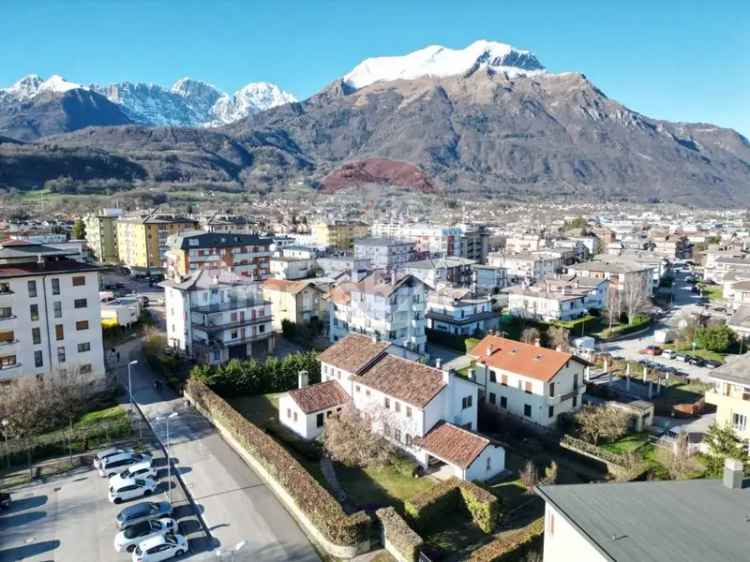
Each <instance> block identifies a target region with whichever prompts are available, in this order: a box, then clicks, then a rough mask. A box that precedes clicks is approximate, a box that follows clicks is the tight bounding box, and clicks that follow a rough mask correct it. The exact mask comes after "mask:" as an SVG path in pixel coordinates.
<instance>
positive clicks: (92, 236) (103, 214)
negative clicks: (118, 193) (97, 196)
mask: <svg viewBox="0 0 750 562" xmlns="http://www.w3.org/2000/svg"><path fill="white" fill-rule="evenodd" d="M120 216H122V211H121V210H120V209H102V210H101V211H99V212H98V213H95V214H91V215H88V216H87V217H84V219H83V222H84V224H85V225H86V243H87V244H88V246H89V248H91V251H92V252H93V253H94V257H96V261H98V262H100V263H112V262H116V261H117V259H118V256H119V254H118V251H117V219H118V218H119V217H120Z"/></svg>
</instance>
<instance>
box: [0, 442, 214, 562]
mask: <svg viewBox="0 0 750 562" xmlns="http://www.w3.org/2000/svg"><path fill="white" fill-rule="evenodd" d="M152 452H153V453H154V455H155V458H154V465H155V466H157V467H158V468H159V473H158V479H159V483H160V487H159V490H158V492H157V493H156V494H154V495H152V496H151V497H149V498H143V499H134V500H129V501H126V502H123V503H122V504H120V505H114V504H112V503H110V501H109V499H108V498H107V487H108V480H107V479H105V478H102V477H100V476H99V474H98V473H97V472H96V470H94V469H93V468H91V469H85V468H84V469H79V470H77V471H75V472H74V473H72V474H70V475H68V476H66V477H63V478H57V479H54V480H51V481H50V482H47V483H42V484H35V485H30V486H27V487H24V488H22V489H20V490H18V491H15V492H13V493H12V500H13V501H12V503H11V507H10V509H8V510H7V511H4V512H2V513H1V514H0V562H10V561H16V560H30V561H38V562H42V561H50V560H56V561H60V562H63V561H64V562H68V561H71V562H72V561H75V562H101V561H103V560H107V561H109V560H112V561H117V560H123V561H125V560H130V559H131V555H130V554H128V553H117V552H115V550H114V538H115V535H116V534H117V532H118V530H117V528H116V526H115V517H116V515H117V514H118V513H119V512H120V510H122V509H123V508H124V507H127V506H129V505H133V504H135V503H137V502H139V501H144V499H145V500H148V501H163V500H166V499H167V490H166V480H167V479H166V472H167V470H166V462H165V459H164V458H163V457H161V455H159V451H158V449H155V450H153V451H152ZM173 469H177V470H181V469H182V468H181V467H180V465H179V464H177V465H174V464H173ZM182 470H184V469H182ZM172 505H173V508H174V511H173V516H172V517H173V518H174V519H176V520H177V522H178V528H179V533H180V534H183V535H185V537H186V538H187V539H188V544H189V546H190V554H188V556H187V557H186V558H190V557H191V556H192V555H194V554H196V553H198V552H205V551H206V550H208V549H210V547H211V542H210V539H209V538H208V537H207V536H206V534H205V533H204V532H203V530H202V528H201V525H200V522H199V520H198V518H197V517H196V515H195V513H194V511H193V508H192V506H191V505H190V503H189V502H188V501H187V500H186V498H185V497H184V496H183V494H182V490H181V489H180V487H179V486H176V487H173V490H172Z"/></svg>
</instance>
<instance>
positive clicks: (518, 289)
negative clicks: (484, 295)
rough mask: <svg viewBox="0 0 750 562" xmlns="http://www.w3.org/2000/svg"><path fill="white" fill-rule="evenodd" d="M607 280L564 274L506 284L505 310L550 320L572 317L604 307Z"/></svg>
mask: <svg viewBox="0 0 750 562" xmlns="http://www.w3.org/2000/svg"><path fill="white" fill-rule="evenodd" d="M608 285H609V282H608V281H607V280H606V279H598V278H594V277H579V276H576V275H563V276H560V275H558V276H555V277H551V278H545V279H543V280H542V281H540V282H538V283H536V284H534V285H529V284H523V285H518V286H515V287H509V288H508V289H506V290H505V292H506V293H507V294H508V309H509V312H510V313H511V314H512V315H513V316H517V317H519V318H527V319H532V320H541V321H543V322H549V321H552V320H563V321H565V320H574V319H576V318H580V317H581V316H585V315H586V314H588V313H589V311H591V310H599V311H601V310H603V309H604V308H606V306H607V287H608Z"/></svg>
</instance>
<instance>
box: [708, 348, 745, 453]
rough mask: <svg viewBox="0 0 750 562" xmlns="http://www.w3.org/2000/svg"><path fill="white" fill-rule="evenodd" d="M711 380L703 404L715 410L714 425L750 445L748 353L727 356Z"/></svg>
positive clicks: (715, 370)
mask: <svg viewBox="0 0 750 562" xmlns="http://www.w3.org/2000/svg"><path fill="white" fill-rule="evenodd" d="M710 377H711V380H712V381H713V382H714V389H713V390H710V391H708V392H706V402H707V403H709V404H713V405H714V406H716V422H717V423H718V424H720V425H728V426H730V427H731V428H732V429H733V430H734V431H735V433H736V434H737V436H738V437H739V438H740V439H743V440H745V441H746V442H747V443H749V444H750V353H745V354H743V355H735V356H728V357H727V362H726V363H724V365H722V366H721V367H718V368H716V369H713V370H712V371H711V373H710Z"/></svg>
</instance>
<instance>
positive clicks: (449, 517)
mask: <svg viewBox="0 0 750 562" xmlns="http://www.w3.org/2000/svg"><path fill="white" fill-rule="evenodd" d="M422 538H423V539H424V540H425V543H426V544H427V546H428V547H432V548H436V549H439V550H440V551H441V554H442V556H441V558H440V560H446V561H448V560H464V559H465V558H466V557H468V555H470V554H471V553H472V552H474V551H475V550H477V549H478V548H479V547H481V546H482V545H484V544H485V543H487V541H489V540H492V535H487V534H486V533H484V532H483V531H482V530H481V529H480V528H479V527H477V526H476V525H474V523H472V521H471V519H469V518H468V517H467V516H466V514H465V513H463V512H462V511H459V510H455V511H453V512H452V513H448V514H446V515H445V517H443V518H441V520H440V522H439V523H438V524H436V525H435V526H434V528H433V529H430V530H429V531H427V532H425V533H423V534H422Z"/></svg>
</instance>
